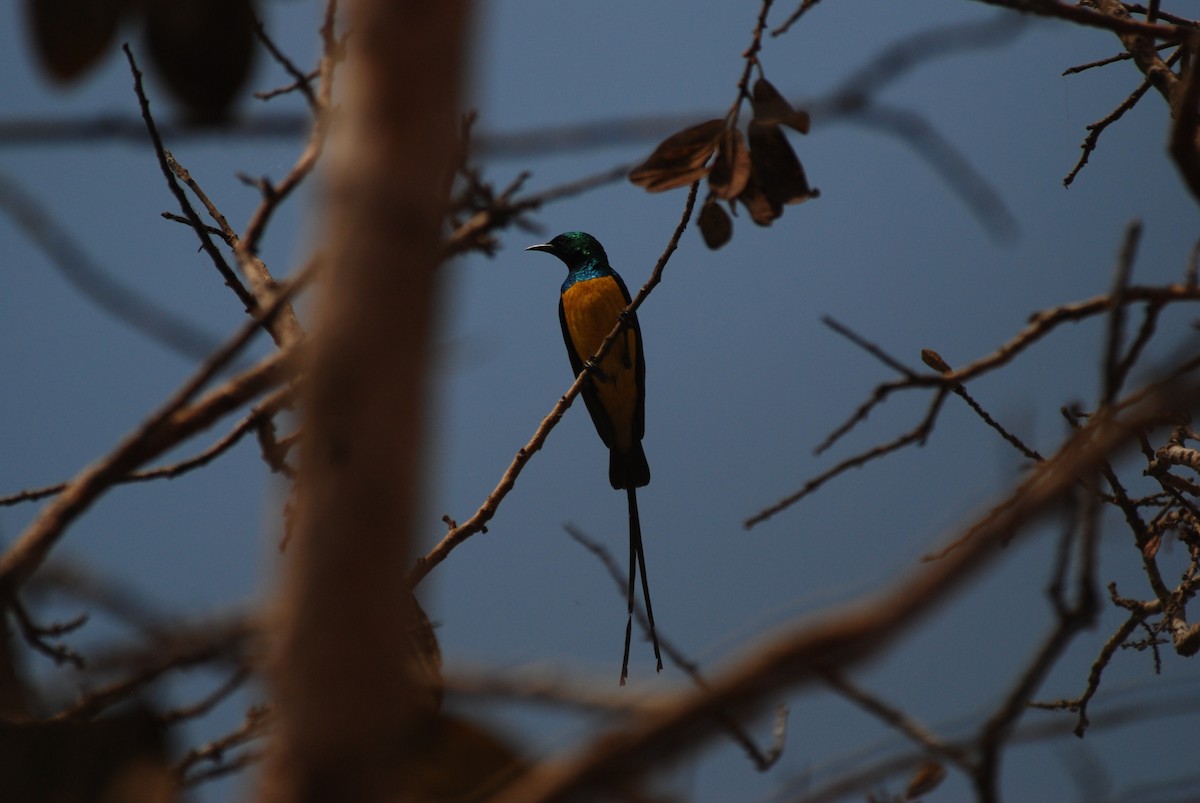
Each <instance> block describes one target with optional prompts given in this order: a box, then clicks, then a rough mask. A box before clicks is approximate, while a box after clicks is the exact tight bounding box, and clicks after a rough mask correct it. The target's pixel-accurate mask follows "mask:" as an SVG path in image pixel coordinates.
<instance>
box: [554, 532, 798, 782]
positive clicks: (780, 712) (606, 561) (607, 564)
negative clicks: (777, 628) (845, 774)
mask: <svg viewBox="0 0 1200 803" xmlns="http://www.w3.org/2000/svg"><path fill="white" fill-rule="evenodd" d="M564 529H566V531H567V535H569V536H571V538H573V539H574V540H575V541H576V542H577V543H579V544H580V545H581V546H583V548H584V549H586V550H587V551H589V552H591V553H592V554H593V555H595V556H596V557H597V558H598V559H599V560H600V563H601V564H602V565H603V566H604V568H605V570H606V571H607V572H608V576H609V578H610V579H611V580H612V581H613V583H615V584H616V589H617V593H618V594H619V595H620V596H621V598H622V599H624V597H625V580H624V579H623V578H622V576H621V570H620V568H618V566H617V562H616V561H615V560H613V557H612V555H610V554H609V552H608V550H607V549H605V548H604V546H603V545H602V544H600V543H597V542H596V541H593V540H592V539H591V538H588V537H587V536H586V535H584V534H583V533H582V532H581V531H579V530H577V529H575V528H574V527H572V526H571V525H569V524H568V525H565V527H564ZM634 615H635V616H636V618H637V622H638V627H640V628H641V629H642V632H643V633H644V634H645V635H646V638H647V639H649V638H650V620H649V619H648V618H646V611H645V609H644V608H643V607H642V606H641V605H636V604H635V606H634ZM658 643H659V646H661V647H662V651H663V652H664V653H666V654H667V659H668V660H669V661H670V662H671V663H672V664H674V665H675V666H676V667H678V668H679V669H680V670H682V671H683V673H684V674H685V675H687V676H688V677H689V678H690V679H691V681H692V683H694V684H695V685H696V687H697V688H700V689H707V688H708V681H707V680H705V679H704V676H703V675H701V674H700V670H699V668H698V667H697V665H696V662H695V661H693V660H691V659H690V658H688V657H687V656H686V655H684V654H683V652H682V651H681V650H680V649H679V648H678V647H676V646H675V645H674V643H672V642H671V640H670V639H668V638H667V637H665V636H664V635H663V634H662V632H661V631H659V632H658ZM787 712H788V709H787V706H786V705H780V706H778V707H777V708H776V710H775V729H774V740H773V742H772V744H771V746H770V747H769V748H767V750H765V751H764V750H762V749H761V748H759V746H758V745H757V744H756V743H755V742H754V739H753V738H752V737H751V736H750V734H748V733H746V730H745V729H744V728H743V727H742V726H741V724H740V723H739V722H738V721H737V720H736V719H734V718H733V717H731V716H727V715H725V714H718V717H719V719H720V720H721V724H722V725H723V726H724V727H725V730H726V731H728V733H729V736H730V738H732V739H733V740H734V741H735V742H737V743H738V745H739V746H740V747H741V748H742V750H744V751H745V753H746V755H747V756H749V758H750V760H751V761H753V762H754V766H755V768H756V769H757V770H758V771H759V772H766V771H767V770H769V769H770V768H771V767H773V766H774V765H775V763H776V762H778V761H779V759H780V758H782V757H783V746H784V743H785V741H786V739H787Z"/></svg>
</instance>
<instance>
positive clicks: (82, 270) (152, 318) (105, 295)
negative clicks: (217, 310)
mask: <svg viewBox="0 0 1200 803" xmlns="http://www.w3.org/2000/svg"><path fill="white" fill-rule="evenodd" d="M0 209H3V211H4V212H5V214H7V215H8V216H9V217H10V218H11V219H12V220H13V222H14V223H15V224H16V225H17V226H18V227H19V228H20V229H21V230H22V231H23V232H24V233H25V234H26V236H28V237H29V238H30V239H31V240H32V241H33V242H34V243H35V244H36V245H37V246H38V248H40V249H41V250H42V253H44V254H45V255H46V256H47V257H48V258H49V260H50V264H51V265H53V266H54V267H55V268H56V269H57V270H58V272H59V273H60V274H62V276H63V278H65V279H66V280H67V281H68V282H70V283H71V285H72V286H73V287H74V288H75V289H76V290H78V291H79V292H80V293H82V294H83V295H84V297H85V298H87V299H88V300H89V301H91V302H92V303H93V304H95V305H96V306H97V307H99V308H100V309H101V310H103V311H104V312H105V313H106V314H108V315H109V316H111V317H112V318H114V319H115V320H117V321H120V322H121V323H123V324H125V325H127V326H129V327H131V328H133V329H135V330H137V331H139V332H141V333H142V334H144V335H146V336H147V337H149V338H150V339H151V340H153V341H155V342H157V343H161V344H163V345H164V346H166V347H167V348H170V349H172V350H173V351H175V352H177V353H179V354H181V355H183V356H185V357H188V358H192V359H199V358H202V357H204V356H207V355H208V353H209V352H210V351H212V349H213V348H214V347H215V345H216V343H217V342H218V341H217V338H216V337H215V336H214V335H212V334H210V333H208V332H206V331H204V330H202V329H200V328H198V327H196V326H195V325H194V324H192V323H190V322H189V321H187V320H186V319H184V318H182V317H179V316H177V315H175V314H174V313H172V312H170V311H168V310H167V309H165V308H163V307H162V306H161V305H160V304H158V303H157V302H155V301H153V300H151V299H149V298H147V297H145V296H143V295H142V294H141V293H139V292H138V291H137V290H135V289H133V288H132V287H129V286H127V285H125V284H123V283H121V282H120V281H118V280H117V279H115V278H113V277H112V276H110V275H109V274H108V273H107V271H105V270H104V269H103V268H102V267H100V266H99V265H98V264H96V263H95V262H94V261H93V260H92V259H91V257H89V256H88V255H87V253H86V252H85V251H84V250H83V249H82V248H81V247H80V246H79V244H78V243H76V241H75V239H74V238H73V237H72V236H71V235H70V234H69V233H68V232H67V230H66V229H65V228H64V227H63V226H62V225H60V224H59V223H58V221H56V220H55V219H54V217H53V216H52V215H51V214H50V212H49V211H48V210H47V209H46V207H45V206H43V205H42V204H41V203H40V202H39V201H38V200H37V198H35V197H34V196H33V195H32V194H31V193H30V192H28V191H27V190H25V189H24V188H23V187H22V186H21V185H20V184H19V183H18V182H16V181H15V180H13V179H12V178H10V177H9V176H7V175H5V174H4V173H3V172H0Z"/></svg>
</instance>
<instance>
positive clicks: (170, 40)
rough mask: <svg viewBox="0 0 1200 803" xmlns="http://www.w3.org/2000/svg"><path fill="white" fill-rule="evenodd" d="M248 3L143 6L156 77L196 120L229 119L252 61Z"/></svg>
mask: <svg viewBox="0 0 1200 803" xmlns="http://www.w3.org/2000/svg"><path fill="white" fill-rule="evenodd" d="M254 20H255V16H254V7H253V4H252V2H251V0H170V2H165V3H164V2H154V3H149V4H148V5H147V8H146V44H147V47H148V48H149V50H150V57H151V59H152V60H153V61H154V64H155V66H156V67H157V68H158V73H159V77H160V78H162V79H163V82H164V83H166V85H167V88H168V89H170V90H171V94H172V95H174V97H175V99H176V100H178V101H179V102H181V103H182V104H183V105H184V106H185V107H187V110H188V112H189V113H190V114H191V115H192V117H193V118H195V119H196V120H198V121H201V122H214V121H219V120H222V119H224V118H225V117H226V116H227V115H228V110H229V106H230V104H231V103H232V102H233V99H234V97H235V96H236V95H237V93H238V90H240V89H241V88H242V85H243V84H245V82H246V79H247V77H249V75H250V67H251V66H252V64H253V61H254V54H255V52H256V48H255V34H254Z"/></svg>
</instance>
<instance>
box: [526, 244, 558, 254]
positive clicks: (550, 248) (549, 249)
mask: <svg viewBox="0 0 1200 803" xmlns="http://www.w3.org/2000/svg"><path fill="white" fill-rule="evenodd" d="M525 250H526V251H545V252H546V253H547V254H553V253H555V251H554V246H553V245H551V244H550V243H538V244H537V245H531V246H529V247H528V248H526V249H525Z"/></svg>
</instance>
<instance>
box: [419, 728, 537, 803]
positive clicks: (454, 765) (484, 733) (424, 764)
mask: <svg viewBox="0 0 1200 803" xmlns="http://www.w3.org/2000/svg"><path fill="white" fill-rule="evenodd" d="M420 730H421V732H422V734H423V735H424V738H423V739H422V740H421V741H420V743H418V744H413V745H411V747H410V748H409V749H406V750H404V751H402V752H401V754H400V755H398V756H397V757H396V769H397V771H398V772H399V773H401V774H402V776H403V778H404V783H405V786H406V787H407V789H408V790H410V792H411V795H410V797H409V798H408V799H412V800H429V801H433V800H440V801H462V803H465V802H466V801H474V800H485V799H488V798H490V797H492V795H494V794H495V793H496V792H497V791H499V790H500V789H501V788H503V787H504V786H505V785H506V784H508V783H511V782H512V780H513V779H514V778H516V777H517V776H518V775H520V774H521V773H522V772H524V771H525V770H526V769H527V768H528V761H527V760H526V759H525V758H524V757H522V756H521V755H520V754H519V753H517V752H516V750H515V749H514V748H513V747H512V746H510V745H509V744H508V743H507V741H506V740H505V739H503V738H502V737H501V736H499V735H498V734H496V733H493V732H492V731H491V730H489V729H488V728H486V727H485V726H483V725H481V724H479V723H477V722H472V721H471V720H469V719H466V718H464V717H458V716H451V715H448V714H434V715H432V716H431V717H430V718H429V720H428V721H427V722H425V723H423V724H422V727H421V729H420Z"/></svg>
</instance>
